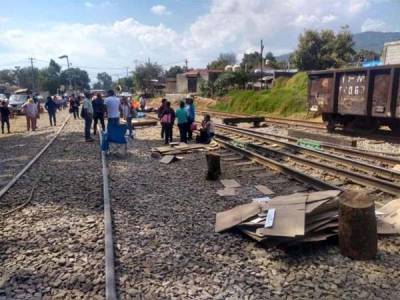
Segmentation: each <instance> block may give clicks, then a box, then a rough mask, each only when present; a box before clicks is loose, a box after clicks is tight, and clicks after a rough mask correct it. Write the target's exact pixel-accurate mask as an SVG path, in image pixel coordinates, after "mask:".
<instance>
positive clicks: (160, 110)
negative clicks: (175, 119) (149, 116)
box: [157, 98, 167, 139]
mask: <svg viewBox="0 0 400 300" xmlns="http://www.w3.org/2000/svg"><path fill="white" fill-rule="evenodd" d="M166 107H167V99H165V98H163V99H162V100H161V106H160V107H159V108H158V110H157V116H158V119H159V120H160V121H161V117H162V116H163V113H164V110H165V109H166ZM163 138H164V127H162V126H161V139H163Z"/></svg>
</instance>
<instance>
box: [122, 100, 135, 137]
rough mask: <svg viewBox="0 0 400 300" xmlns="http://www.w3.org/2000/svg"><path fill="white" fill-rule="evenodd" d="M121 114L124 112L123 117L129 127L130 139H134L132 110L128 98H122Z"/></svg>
mask: <svg viewBox="0 0 400 300" xmlns="http://www.w3.org/2000/svg"><path fill="white" fill-rule="evenodd" d="M121 112H122V117H123V118H124V119H125V121H126V125H127V126H128V131H129V137H130V138H131V139H133V133H132V109H131V105H130V103H129V101H128V99H127V98H126V97H123V98H122V101H121Z"/></svg>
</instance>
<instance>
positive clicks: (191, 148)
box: [152, 142, 218, 155]
mask: <svg viewBox="0 0 400 300" xmlns="http://www.w3.org/2000/svg"><path fill="white" fill-rule="evenodd" d="M216 148H218V144H217V143H216V142H211V143H210V144H185V143H171V144H170V145H167V146H162V147H156V148H152V152H158V153H160V154H161V155H175V154H186V153H191V152H195V151H207V150H213V149H216Z"/></svg>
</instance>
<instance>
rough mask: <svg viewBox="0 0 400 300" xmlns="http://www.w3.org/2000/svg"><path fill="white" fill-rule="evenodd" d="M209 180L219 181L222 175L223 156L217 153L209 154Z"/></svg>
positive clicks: (207, 155)
mask: <svg viewBox="0 0 400 300" xmlns="http://www.w3.org/2000/svg"><path fill="white" fill-rule="evenodd" d="M206 159H207V176H206V179H207V180H217V179H218V177H219V175H221V156H220V155H219V154H215V153H207V154H206Z"/></svg>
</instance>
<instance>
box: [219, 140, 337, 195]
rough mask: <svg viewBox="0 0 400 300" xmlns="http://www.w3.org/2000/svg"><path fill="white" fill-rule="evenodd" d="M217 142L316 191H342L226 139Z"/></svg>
mask: <svg viewBox="0 0 400 300" xmlns="http://www.w3.org/2000/svg"><path fill="white" fill-rule="evenodd" d="M215 141H216V142H218V143H219V144H222V145H224V146H225V147H227V148H230V149H232V150H234V151H236V152H239V153H241V154H243V155H244V156H246V157H248V158H249V159H251V160H253V161H256V162H257V163H259V164H261V165H264V166H267V167H269V168H270V169H273V170H275V171H278V172H281V173H283V174H286V175H288V176H291V177H293V178H295V179H296V180H297V181H299V182H302V183H305V184H308V185H311V186H313V187H314V188H315V189H317V190H327V189H336V190H342V191H343V189H342V188H340V187H338V186H336V185H333V184H330V183H328V182H324V181H322V180H320V179H318V178H315V177H312V176H309V175H307V174H305V173H302V172H300V171H298V170H296V169H293V168H291V167H288V166H286V165H284V164H282V163H279V162H277V161H275V160H273V159H270V158H267V157H265V156H263V155H260V154H258V153H255V152H253V151H249V150H248V149H244V148H241V147H238V146H235V145H233V144H232V143H230V142H228V141H225V140H224V139H221V138H218V137H216V138H215Z"/></svg>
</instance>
